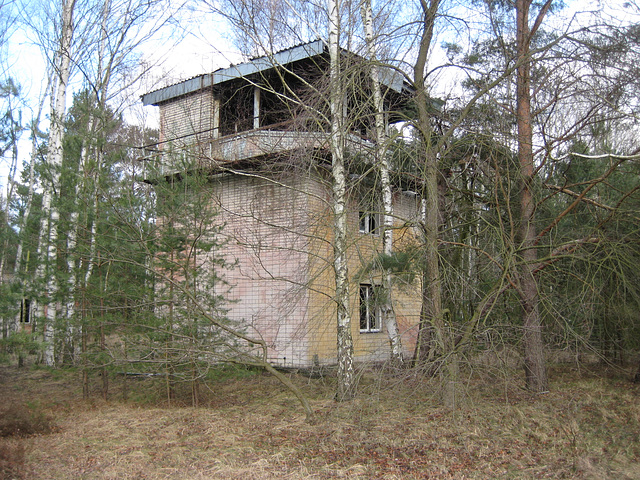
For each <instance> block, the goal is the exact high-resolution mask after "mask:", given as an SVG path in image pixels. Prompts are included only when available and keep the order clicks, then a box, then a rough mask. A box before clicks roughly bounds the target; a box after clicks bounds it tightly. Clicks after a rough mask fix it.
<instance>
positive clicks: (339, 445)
mask: <svg viewBox="0 0 640 480" xmlns="http://www.w3.org/2000/svg"><path fill="white" fill-rule="evenodd" d="M78 377H79V374H74V373H72V372H62V373H60V372H54V371H47V370H33V369H31V370H29V369H23V370H18V369H17V368H13V367H0V398H2V399H3V400H4V401H5V402H7V405H8V404H16V405H22V404H24V402H25V401H26V400H29V401H30V402H32V403H30V405H38V407H37V409H38V411H39V412H41V413H42V415H46V416H47V417H46V418H51V417H53V421H54V422H55V425H56V426H57V428H56V429H54V430H53V431H52V432H50V433H46V434H45V433H38V434H36V435H32V436H29V437H26V438H21V439H18V438H9V439H4V440H3V442H4V443H2V444H0V457H2V455H3V452H4V450H3V449H5V450H6V454H5V456H9V457H11V456H12V455H13V457H15V458H14V459H13V460H12V462H13V463H11V462H9V463H11V465H13V467H15V468H14V469H13V471H10V470H9V469H8V470H7V472H8V473H4V471H3V470H0V472H2V473H1V474H0V479H3V480H4V479H9V478H29V479H105V478H106V479H110V478H112V479H217V478H220V479H225V480H232V479H326V478H362V479H365V478H366V479H368V478H384V479H428V478H433V479H486V478H516V479H518V478H519V479H534V478H535V479H537V478H572V479H573V478H584V479H609V478H610V479H640V403H639V402H638V396H639V394H640V388H639V387H638V386H637V385H633V384H631V383H629V382H628V379H627V378H624V377H621V376H616V375H615V374H611V373H610V372H605V371H589V370H584V369H583V370H581V371H580V372H578V371H573V370H571V369H569V368H564V369H554V370H553V371H552V372H551V378H552V391H551V393H549V394H547V395H544V396H540V397H535V398H534V397H531V396H530V395H528V394H526V393H525V392H523V391H521V390H518V389H517V388H516V387H514V385H516V384H517V382H518V380H517V379H514V378H509V377H508V376H505V375H502V380H500V377H496V376H489V375H486V374H485V375H484V376H483V375H478V374H477V375H474V376H473V377H472V378H470V379H469V380H468V382H466V387H465V399H464V401H463V402H461V406H460V408H458V409H457V410H456V411H450V410H447V409H444V408H442V407H440V406H438V405H437V402H436V401H435V400H434V399H435V397H436V396H437V392H436V390H435V389H434V385H433V384H431V383H429V382H425V381H424V380H421V379H416V378H411V377H404V378H399V377H397V376H396V377H389V376H383V375H382V374H380V373H376V372H369V373H367V374H365V375H364V376H363V377H362V379H361V385H360V395H359V397H358V398H357V399H356V400H355V401H353V402H350V403H345V404H336V403H334V402H333V401H332V400H331V397H332V394H333V391H334V390H333V386H332V384H331V383H332V382H331V380H326V379H325V380H322V379H320V380H309V379H307V378H304V377H298V376H292V379H293V380H294V381H295V382H296V383H297V384H298V385H299V386H300V387H301V388H302V389H303V390H304V391H305V392H306V394H307V395H308V396H309V398H310V399H311V402H312V405H313V408H314V409H315V411H316V417H317V418H316V420H315V422H313V423H312V424H309V423H306V422H305V420H304V414H303V411H302V409H301V408H300V406H299V405H298V404H297V403H296V401H295V399H294V397H293V396H292V395H291V394H289V392H287V391H286V390H285V389H284V388H283V387H282V386H281V385H280V384H279V383H278V382H277V381H276V380H275V379H273V378H272V377H269V376H267V375H261V374H260V375H255V376H252V377H248V378H244V379H227V380H224V381H218V382H211V383H209V384H208V387H209V390H206V389H203V390H204V391H205V395H203V396H204V399H203V405H202V406H201V407H198V408H193V407H186V406H182V407H177V406H172V407H170V408H169V407H167V406H166V404H165V402H164V397H163V391H164V390H163V385H162V382H161V381H160V380H158V379H139V380H135V381H129V399H130V400H129V401H128V402H123V401H122V400H121V399H118V398H116V397H119V396H120V393H119V389H120V388H121V383H122V381H121V380H117V381H112V387H111V392H112V394H113V396H114V399H113V400H111V401H109V402H104V401H102V400H100V399H99V395H98V393H97V392H95V394H94V395H93V397H92V398H93V399H92V400H91V401H89V402H84V401H82V400H81V385H80V383H79V378H78ZM98 383H99V382H98V379H96V385H97V384H98ZM178 394H179V395H178V399H179V400H180V394H182V395H184V400H185V401H186V399H188V394H187V388H186V386H185V388H184V392H181V391H178ZM31 409H32V410H33V406H32V407H31ZM21 452H22V453H21ZM20 455H22V457H20ZM1 462H2V459H1V458H0V466H1V465H3V464H2V463H1ZM13 467H12V468H13Z"/></svg>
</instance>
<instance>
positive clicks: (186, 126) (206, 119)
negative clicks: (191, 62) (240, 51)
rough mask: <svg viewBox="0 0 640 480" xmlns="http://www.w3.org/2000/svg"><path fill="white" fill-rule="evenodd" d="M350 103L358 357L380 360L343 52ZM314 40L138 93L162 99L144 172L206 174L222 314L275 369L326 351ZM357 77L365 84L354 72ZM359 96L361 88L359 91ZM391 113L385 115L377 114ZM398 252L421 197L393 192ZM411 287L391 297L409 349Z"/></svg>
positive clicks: (363, 136)
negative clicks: (219, 245) (226, 264)
mask: <svg viewBox="0 0 640 480" xmlns="http://www.w3.org/2000/svg"><path fill="white" fill-rule="evenodd" d="M347 61H350V62H351V63H350V65H351V66H352V68H351V70H348V72H350V73H347V75H350V77H349V78H350V80H352V81H353V85H358V88H357V89H356V88H354V89H353V90H352V92H358V93H351V94H350V96H349V99H348V102H347V103H348V106H349V107H348V108H349V112H347V117H348V118H351V119H352V121H351V122H350V124H349V134H348V137H347V143H348V145H347V152H348V156H349V162H348V163H349V171H350V175H349V179H350V185H349V224H350V225H351V227H350V238H349V245H350V247H349V251H348V256H349V272H350V276H351V281H350V298H351V301H350V304H351V310H352V311H351V314H352V319H353V321H352V330H353V331H352V334H353V339H354V357H355V360H357V361H362V362H366V361H376V362H379V361H384V360H386V359H388V358H389V354H390V344H389V337H388V335H387V332H386V331H385V327H384V325H383V324H382V321H381V315H380V308H379V305H378V301H379V298H380V296H381V292H380V280H381V276H380V269H376V268H375V260H376V258H378V256H379V253H380V252H381V249H382V238H381V235H380V231H381V230H380V226H381V207H380V205H379V203H378V201H377V194H376V173H375V172H376V170H375V168H374V165H373V164H372V161H371V160H370V158H372V151H373V147H374V145H373V143H372V142H371V140H370V139H369V131H370V128H371V126H370V123H371V121H372V119H371V115H370V112H368V110H367V107H366V105H365V103H366V101H365V100H364V99H365V98H366V78H367V77H366V73H364V72H363V70H362V69H359V68H358V59H357V57H353V58H352V59H351V60H347ZM327 75H328V56H327V52H326V48H325V45H324V44H323V43H322V42H321V41H317V42H312V43H309V44H304V45H299V46H297V47H294V48H291V49H288V50H285V51H282V52H278V53H276V54H274V55H271V56H269V57H261V58H258V59H254V60H252V61H250V62H247V63H243V64H240V65H236V66H232V67H229V68H226V69H221V70H218V71H216V72H213V73H211V74H206V75H201V76H198V77H195V78H192V79H190V80H187V81H184V82H181V83H178V84H176V85H172V86H169V87H166V88H163V89H160V90H157V91H155V92H151V93H148V94H146V95H144V96H143V97H142V101H143V103H144V104H145V105H154V106H157V107H159V113H160V139H161V141H160V144H159V146H158V152H157V153H156V154H155V155H154V156H152V157H150V158H149V159H147V161H148V162H149V164H150V165H153V171H154V172H156V174H158V172H159V173H160V174H161V175H163V176H167V177H168V176H179V175H180V174H181V172H182V170H183V169H184V168H198V169H202V170H204V171H206V172H208V174H209V179H210V180H209V184H208V188H210V195H209V196H210V200H211V206H212V208H214V209H216V211H217V212H218V216H217V221H220V222H221V224H223V225H224V228H223V229H222V235H223V236H224V237H225V240H226V242H225V247H224V252H219V253H221V254H222V255H224V256H225V258H226V259H227V260H229V261H230V262H235V263H236V266H235V268H232V269H229V270H228V271H226V272H224V276H225V279H226V280H227V282H228V284H229V285H231V286H232V288H231V290H230V291H229V292H228V293H227V294H226V296H227V298H228V299H229V300H230V302H229V304H228V308H229V312H228V317H229V318H230V319H231V320H232V321H233V322H236V323H237V324H240V325H243V326H244V328H245V329H246V331H247V333H248V334H249V335H253V336H256V337H259V338H262V339H263V340H264V341H265V342H266V344H267V346H268V356H269V360H270V361H271V362H273V363H274V364H277V365H281V366H285V367H310V366H313V365H326V364H332V363H334V362H335V359H336V308H335V303H334V294H335V279H334V272H333V241H332V238H333V217H332V202H331V199H332V194H331V191H332V190H331V172H330V168H331V162H330V155H329V147H328V142H329V133H328V132H329V131H330V129H329V128H328V125H327V123H326V122H325V121H323V118H325V117H324V115H325V112H327V111H328V105H327V104H326V98H327V96H326V95H323V93H322V92H323V88H324V87H325V86H326V85H327V83H328V82H327ZM363 79H365V80H363ZM383 85H384V88H385V98H386V103H385V105H386V106H387V108H388V109H389V111H392V110H393V108H392V107H393V105H394V103H395V104H400V103H401V102H402V101H403V97H404V98H406V97H405V96H406V94H407V92H406V87H405V85H404V84H403V82H402V80H401V79H399V78H398V77H397V76H394V75H392V74H390V73H389V74H387V75H386V76H384V75H383ZM363 92H365V93H364V94H363ZM387 118H388V120H390V121H391V120H392V115H391V114H389V115H387ZM393 197H394V216H395V220H394V234H393V235H394V249H402V248H404V247H408V246H410V245H411V244H412V243H413V242H414V239H415V236H416V235H417V229H416V225H417V224H418V220H419V199H418V198H417V196H416V195H415V194H413V193H412V192H408V191H406V190H405V191H403V189H402V188H400V186H398V188H397V189H396V190H395V191H394V195H393ZM420 291H421V289H420V286H419V285H418V283H417V282H415V281H406V280H403V279H402V278H400V277H398V278H397V279H396V281H395V286H394V289H393V293H392V299H393V307H394V311H395V313H396V317H397V321H398V327H399V331H400V333H401V334H402V340H403V345H404V348H405V350H406V352H405V353H406V354H408V355H409V354H411V352H412V349H413V346H414V344H415V337H416V335H417V325H418V322H419V315H420V304H421V301H420V299H421V294H420Z"/></svg>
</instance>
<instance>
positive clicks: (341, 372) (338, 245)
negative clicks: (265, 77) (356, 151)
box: [327, 0, 356, 401]
mask: <svg viewBox="0 0 640 480" xmlns="http://www.w3.org/2000/svg"><path fill="white" fill-rule="evenodd" d="M327 7H328V10H329V56H330V59H331V67H330V83H329V89H330V92H329V102H330V108H331V157H332V174H333V221H334V228H333V230H334V237H335V239H334V245H333V251H334V259H333V266H334V271H335V282H336V294H335V301H336V307H337V356H338V358H337V360H338V389H337V392H336V400H338V401H344V400H350V399H351V398H353V397H354V396H355V393H356V385H355V375H354V366H353V338H352V336H351V310H350V305H349V273H348V268H347V211H346V201H347V181H346V172H345V165H344V108H343V107H344V95H343V88H342V79H341V78H340V47H339V34H340V10H341V9H340V0H328V1H327Z"/></svg>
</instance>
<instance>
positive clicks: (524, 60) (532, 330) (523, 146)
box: [516, 0, 551, 393]
mask: <svg viewBox="0 0 640 480" xmlns="http://www.w3.org/2000/svg"><path fill="white" fill-rule="evenodd" d="M550 4H551V0H549V1H547V3H546V4H545V6H544V7H543V8H542V10H541V11H540V13H539V15H538V17H537V19H536V22H535V24H534V29H532V31H530V30H529V7H530V6H531V0H516V25H517V52H518V63H519V65H518V70H517V92H516V103H517V105H516V108H517V113H516V115H517V127H518V161H519V164H520V176H521V182H522V187H521V188H522V190H521V193H520V231H519V234H520V241H521V244H522V246H521V252H522V263H521V266H520V269H519V272H518V274H519V275H518V279H519V295H520V303H521V306H522V325H523V328H524V332H523V345H524V368H525V374H526V384H527V388H528V389H529V390H531V391H532V392H536V393H542V392H545V391H547V390H548V388H549V382H548V379H547V370H546V365H545V360H544V344H543V340H542V319H541V318H540V311H539V307H538V301H539V299H538V283H537V280H536V278H535V274H534V272H535V270H536V268H537V260H538V254H537V251H536V248H535V240H536V227H535V223H534V221H535V203H534V199H533V191H532V184H533V180H534V176H535V166H534V161H533V128H532V114H531V58H530V51H529V47H530V42H531V38H532V35H533V33H535V29H537V27H538V26H539V25H540V22H541V21H542V18H543V17H544V15H545V13H546V10H548V8H549V6H550Z"/></svg>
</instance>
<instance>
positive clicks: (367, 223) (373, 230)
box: [359, 212, 380, 235]
mask: <svg viewBox="0 0 640 480" xmlns="http://www.w3.org/2000/svg"><path fill="white" fill-rule="evenodd" d="M359 231H360V233H367V234H371V235H380V218H379V215H378V214H377V213H367V212H360V216H359Z"/></svg>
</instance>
